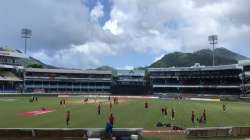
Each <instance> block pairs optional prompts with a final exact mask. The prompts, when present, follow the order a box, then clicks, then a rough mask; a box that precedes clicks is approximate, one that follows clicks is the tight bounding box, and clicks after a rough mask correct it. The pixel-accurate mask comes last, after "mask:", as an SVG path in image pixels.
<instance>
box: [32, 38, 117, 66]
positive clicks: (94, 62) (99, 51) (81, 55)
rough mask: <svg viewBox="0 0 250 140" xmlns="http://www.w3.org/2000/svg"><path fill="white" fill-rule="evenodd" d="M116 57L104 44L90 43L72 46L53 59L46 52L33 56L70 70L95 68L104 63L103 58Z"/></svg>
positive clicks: (55, 55) (58, 53)
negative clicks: (101, 60)
mask: <svg viewBox="0 0 250 140" xmlns="http://www.w3.org/2000/svg"><path fill="white" fill-rule="evenodd" d="M110 55H111V56H112V55H116V52H114V51H113V50H112V48H111V47H110V46H109V45H108V44H105V43H103V42H88V43H85V44H83V45H71V47H70V48H68V49H62V50H59V51H57V52H56V53H55V54H54V55H53V56H52V57H51V56H48V55H47V54H46V53H45V52H44V51H40V52H39V53H34V54H33V56H35V57H36V58H39V59H40V60H44V61H45V62H48V63H49V64H57V65H56V66H59V67H70V68H94V67H97V66H99V65H101V64H102V63H101V62H100V59H101V58H102V57H103V56H110Z"/></svg>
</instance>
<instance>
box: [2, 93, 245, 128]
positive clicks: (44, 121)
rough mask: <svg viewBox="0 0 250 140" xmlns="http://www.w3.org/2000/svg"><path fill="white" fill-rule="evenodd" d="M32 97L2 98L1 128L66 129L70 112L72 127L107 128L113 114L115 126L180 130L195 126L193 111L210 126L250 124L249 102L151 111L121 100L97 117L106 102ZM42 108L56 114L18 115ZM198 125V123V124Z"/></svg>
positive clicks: (172, 104)
mask: <svg viewBox="0 0 250 140" xmlns="http://www.w3.org/2000/svg"><path fill="white" fill-rule="evenodd" d="M29 99H30V97H16V98H15V97H13V98H12V97H4V98H3V97H2V98H1V100H0V112H1V114H0V120H1V123H0V127H8V128H11V127H55V128H57V127H65V113H66V111H67V110H70V111H71V124H70V127H76V128H78V127H104V126H105V123H106V121H107V119H108V116H109V114H110V112H112V113H113V114H114V116H115V125H114V127H142V128H145V129H158V128H157V127H156V123H157V122H158V121H165V122H167V123H172V124H175V125H177V126H180V127H184V128H187V127H192V123H191V111H192V110H194V111H195V113H196V114H197V115H198V114H201V113H202V111H203V109H206V111H207V123H206V125H205V127H210V126H238V125H250V103H246V102H206V101H176V100H161V99H151V100H148V103H149V108H148V109H145V108H144V102H145V101H144V100H132V99H131V100H122V101H120V103H119V104H115V105H113V106H112V110H111V111H110V109H109V104H107V103H101V115H100V116H99V115H97V104H98V103H99V102H103V101H105V99H102V100H99V99H97V101H96V103H92V102H91V100H90V101H89V103H88V104H83V101H82V100H83V98H68V99H66V106H63V105H60V104H59V101H60V99H59V98H57V97H40V98H39V99H38V100H39V101H38V102H33V103H30V102H29V101H28V100H29ZM223 103H224V104H226V105H227V111H226V112H223V111H222V104H223ZM162 107H167V108H168V116H167V117H166V118H165V117H163V115H162V114H161V108H162ZM40 108H49V109H53V110H55V111H54V112H51V113H47V114H43V115H39V116H32V117H27V116H21V115H18V114H17V113H19V112H28V111H33V110H37V109H40ZM171 108H174V109H175V111H176V113H175V114H176V115H175V116H176V117H175V120H173V121H172V120H171V119H170V109H171ZM197 125H198V124H197Z"/></svg>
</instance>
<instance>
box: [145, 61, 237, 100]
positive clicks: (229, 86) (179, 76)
mask: <svg viewBox="0 0 250 140" xmlns="http://www.w3.org/2000/svg"><path fill="white" fill-rule="evenodd" d="M148 71H149V75H150V81H151V84H152V90H153V93H155V94H168V95H180V94H181V95H183V96H188V95H240V94H241V84H242V80H241V79H240V76H239V75H240V74H241V73H242V67H240V66H238V65H237V64H235V65H224V66H206V67H205V66H200V65H199V64H196V65H195V66H193V67H178V68H177V67H171V68H149V69H148Z"/></svg>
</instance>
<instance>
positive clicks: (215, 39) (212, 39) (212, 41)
mask: <svg viewBox="0 0 250 140" xmlns="http://www.w3.org/2000/svg"><path fill="white" fill-rule="evenodd" d="M208 42H209V44H212V45H213V66H215V60H214V45H215V44H218V36H217V35H210V36H208Z"/></svg>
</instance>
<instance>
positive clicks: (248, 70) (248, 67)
mask: <svg viewBox="0 0 250 140" xmlns="http://www.w3.org/2000/svg"><path fill="white" fill-rule="evenodd" d="M239 65H241V66H242V67H243V72H242V74H241V79H242V80H243V83H242V85H241V88H242V91H244V96H250V60H242V61H239Z"/></svg>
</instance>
